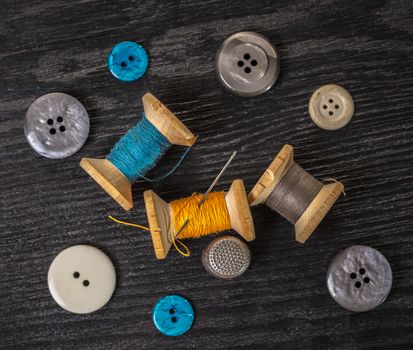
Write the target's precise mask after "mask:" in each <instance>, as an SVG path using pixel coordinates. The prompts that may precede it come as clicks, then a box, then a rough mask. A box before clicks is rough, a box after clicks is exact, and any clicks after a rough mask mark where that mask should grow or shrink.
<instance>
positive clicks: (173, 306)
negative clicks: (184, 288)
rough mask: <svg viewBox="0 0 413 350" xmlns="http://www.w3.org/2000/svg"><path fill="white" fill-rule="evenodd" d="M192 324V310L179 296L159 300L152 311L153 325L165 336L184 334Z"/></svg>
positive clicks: (186, 301) (169, 296)
mask: <svg viewBox="0 0 413 350" xmlns="http://www.w3.org/2000/svg"><path fill="white" fill-rule="evenodd" d="M193 322H194V309H193V308H192V305H191V304H190V303H189V301H188V300H186V299H185V298H183V297H181V296H179V295H168V296H166V297H163V298H162V299H159V300H158V301H157V303H156V305H155V307H154V309H153V323H155V326H156V328H158V330H159V331H160V332H161V333H162V334H165V335H169V336H173V337H176V336H179V335H182V334H184V333H186V332H187V331H188V330H189V329H190V328H191V326H192V323H193Z"/></svg>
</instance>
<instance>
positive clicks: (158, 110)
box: [80, 92, 196, 210]
mask: <svg viewBox="0 0 413 350" xmlns="http://www.w3.org/2000/svg"><path fill="white" fill-rule="evenodd" d="M142 101H143V108H144V111H145V116H146V118H147V119H148V120H149V121H150V122H151V123H152V124H153V125H154V126H155V127H156V128H157V129H158V130H159V132H160V133H161V134H162V135H164V136H165V137H166V138H167V139H168V141H169V142H170V143H171V144H173V145H180V146H192V145H193V144H194V143H195V141H196V137H195V136H194V135H193V134H192V133H191V131H189V130H188V129H187V128H186V126H185V125H184V124H183V123H182V122H181V121H180V120H179V119H178V118H177V117H176V116H175V115H174V114H173V113H172V112H171V111H170V110H169V109H168V108H167V107H166V106H165V105H164V104H162V103H161V102H160V101H159V100H158V99H157V98H156V97H155V96H154V95H152V94H151V93H149V92H148V93H146V94H145V95H144V96H143V97H142ZM80 166H81V167H82V168H83V169H84V170H85V171H86V172H87V173H88V174H89V175H90V176H91V177H92V178H93V179H94V180H95V181H96V182H97V183H98V184H99V185H100V186H101V187H102V188H103V189H104V190H105V191H106V192H107V193H108V194H109V195H110V196H111V197H112V198H113V199H114V200H115V201H116V202H118V203H119V205H120V206H121V207H122V208H123V209H125V210H129V209H131V208H132V207H133V200H132V184H131V183H130V182H129V180H128V179H127V178H126V177H125V175H123V174H122V173H121V172H120V171H119V170H118V169H117V168H116V167H115V166H114V165H113V164H112V163H111V162H110V161H109V160H107V159H94V158H83V159H82V160H81V161H80Z"/></svg>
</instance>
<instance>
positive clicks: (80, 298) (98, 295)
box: [47, 245, 116, 314]
mask: <svg viewBox="0 0 413 350" xmlns="http://www.w3.org/2000/svg"><path fill="white" fill-rule="evenodd" d="M47 281H48V284H49V290H50V293H51V294H52V297H53V299H54V300H55V301H56V303H58V304H59V305H60V306H61V307H62V308H63V309H66V310H67V311H70V312H74V313H77V314H86V313H90V312H93V311H96V310H98V309H100V308H101V307H103V306H104V305H105V304H106V303H107V302H108V301H109V299H110V298H111V296H112V294H113V291H114V290H115V285H116V272H115V268H114V266H113V264H112V261H111V260H110V259H109V258H108V256H107V255H106V254H105V253H103V252H102V251H100V250H99V249H97V248H95V247H92V246H88V245H76V246H73V247H70V248H67V249H65V250H63V251H62V252H61V253H60V254H59V255H57V256H56V258H55V259H54V260H53V262H52V264H51V265H50V268H49V274H48V277H47Z"/></svg>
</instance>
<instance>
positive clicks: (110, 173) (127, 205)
mask: <svg viewBox="0 0 413 350" xmlns="http://www.w3.org/2000/svg"><path fill="white" fill-rule="evenodd" d="M80 166H81V167H82V168H83V170H84V171H86V172H87V173H88V174H89V175H90V176H91V177H92V179H93V180H95V181H96V182H97V183H98V184H99V185H100V186H101V187H102V188H103V189H104V190H105V191H106V192H107V193H108V194H109V195H110V196H111V197H112V198H113V199H114V200H115V201H116V202H118V204H119V205H120V206H121V207H122V208H123V209H125V210H130V209H132V207H133V200H132V185H131V183H130V182H129V180H128V179H127V178H126V177H125V175H123V174H122V173H121V172H120V170H118V168H116V167H115V166H114V165H113V164H112V163H111V162H109V161H108V160H107V159H93V158H82V160H81V161H80Z"/></svg>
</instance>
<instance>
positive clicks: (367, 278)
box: [327, 245, 393, 312]
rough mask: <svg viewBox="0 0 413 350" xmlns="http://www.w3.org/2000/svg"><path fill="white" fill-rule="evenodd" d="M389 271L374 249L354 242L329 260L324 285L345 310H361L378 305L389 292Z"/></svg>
mask: <svg viewBox="0 0 413 350" xmlns="http://www.w3.org/2000/svg"><path fill="white" fill-rule="evenodd" d="M392 280H393V277H392V271H391V267H390V264H389V263H388V261H387V260H386V258H385V257H384V256H383V255H382V254H381V253H380V252H378V251H377V250H376V249H373V248H370V247H366V246H362V245H356V246H353V247H350V248H347V249H344V250H343V251H341V252H340V253H338V254H337V255H336V256H335V257H334V259H333V260H332V261H331V263H330V266H329V268H328V272H327V286H328V290H329V292H330V294H331V296H332V297H333V299H334V300H335V301H336V302H337V303H338V304H339V305H341V306H342V307H344V308H345V309H347V310H350V311H355V312H361V311H368V310H371V309H374V308H375V307H377V306H379V305H380V304H381V303H382V302H383V301H384V300H385V299H386V297H387V296H388V295H389V293H390V289H391V286H392Z"/></svg>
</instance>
